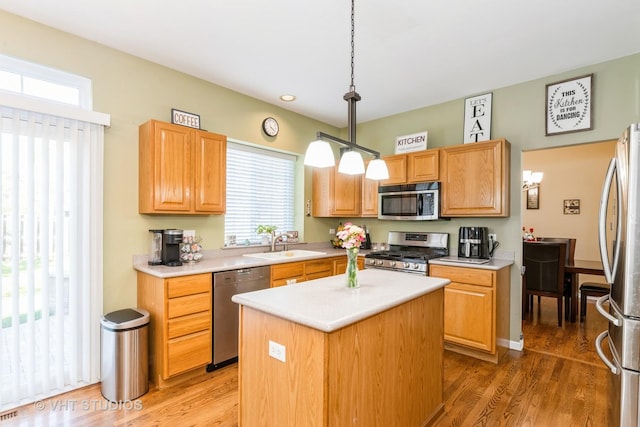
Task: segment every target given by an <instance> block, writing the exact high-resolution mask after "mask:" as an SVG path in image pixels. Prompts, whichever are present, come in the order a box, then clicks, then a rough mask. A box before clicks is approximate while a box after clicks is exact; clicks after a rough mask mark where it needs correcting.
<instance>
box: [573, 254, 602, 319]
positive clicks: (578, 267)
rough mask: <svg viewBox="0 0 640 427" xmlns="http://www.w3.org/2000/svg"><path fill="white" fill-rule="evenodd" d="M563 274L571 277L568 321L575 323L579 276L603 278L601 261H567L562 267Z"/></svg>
mask: <svg viewBox="0 0 640 427" xmlns="http://www.w3.org/2000/svg"><path fill="white" fill-rule="evenodd" d="M564 272H565V274H570V275H571V310H570V314H569V320H570V321H571V322H575V321H576V318H577V314H578V289H579V288H580V283H579V279H580V274H592V275H596V276H604V268H603V267H602V261H592V260H582V259H576V260H572V261H568V262H567V264H566V265H565V266H564Z"/></svg>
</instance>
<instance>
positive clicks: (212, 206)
mask: <svg viewBox="0 0 640 427" xmlns="http://www.w3.org/2000/svg"><path fill="white" fill-rule="evenodd" d="M194 151H195V153H194V158H195V160H194V162H195V171H194V174H195V176H194V194H193V199H194V206H193V209H194V211H195V212H197V213H217V214H221V213H225V211H226V207H227V206H226V191H227V170H226V165H227V138H226V137H225V136H223V135H217V134H214V133H209V132H201V131H196V132H194Z"/></svg>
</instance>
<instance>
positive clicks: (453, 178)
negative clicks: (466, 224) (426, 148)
mask: <svg viewBox="0 0 640 427" xmlns="http://www.w3.org/2000/svg"><path fill="white" fill-rule="evenodd" d="M440 151H441V162H442V164H441V171H440V172H441V173H440V181H441V183H442V192H441V201H442V206H441V213H442V215H443V216H462V217H464V216H475V217H481V216H494V217H507V216H509V158H510V145H509V142H508V141H506V140H504V139H500V140H493V141H486V142H476V143H473V144H464V145H458V146H454V147H444V148H442V149H441V150H440Z"/></svg>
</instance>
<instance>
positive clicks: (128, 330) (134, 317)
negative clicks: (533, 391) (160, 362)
mask: <svg viewBox="0 0 640 427" xmlns="http://www.w3.org/2000/svg"><path fill="white" fill-rule="evenodd" d="M100 324H101V326H102V327H101V328H100V339H101V341H100V342H101V347H102V349H101V357H100V374H101V379H102V387H101V391H102V395H103V396H104V397H105V398H106V399H108V400H110V401H112V402H126V401H130V400H133V399H137V398H138V397H140V396H142V395H143V394H145V393H146V392H147V391H149V312H147V311H146V310H143V309H140V308H135V309H133V308H127V309H124V310H118V311H114V312H111V313H108V314H105V315H104V316H102V319H101V321H100Z"/></svg>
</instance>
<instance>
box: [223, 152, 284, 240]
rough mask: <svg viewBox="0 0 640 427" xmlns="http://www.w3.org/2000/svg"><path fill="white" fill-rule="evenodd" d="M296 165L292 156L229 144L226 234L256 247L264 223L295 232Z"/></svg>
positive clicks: (278, 229)
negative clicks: (260, 227)
mask: <svg viewBox="0 0 640 427" xmlns="http://www.w3.org/2000/svg"><path fill="white" fill-rule="evenodd" d="M295 165H296V156H294V155H291V154H286V153H280V152H276V151H271V150H265V149H261V148H257V147H253V146H248V145H242V144H237V143H231V142H230V143H228V144H227V212H226V215H225V226H224V228H225V235H227V236H229V235H235V236H236V241H237V243H238V244H239V245H241V244H244V243H246V242H247V241H249V242H250V243H252V244H256V243H259V242H260V237H259V236H258V234H257V233H256V227H258V225H260V224H263V225H275V226H276V227H277V232H285V231H289V230H294V228H293V227H294V207H295V203H294V195H295Z"/></svg>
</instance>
